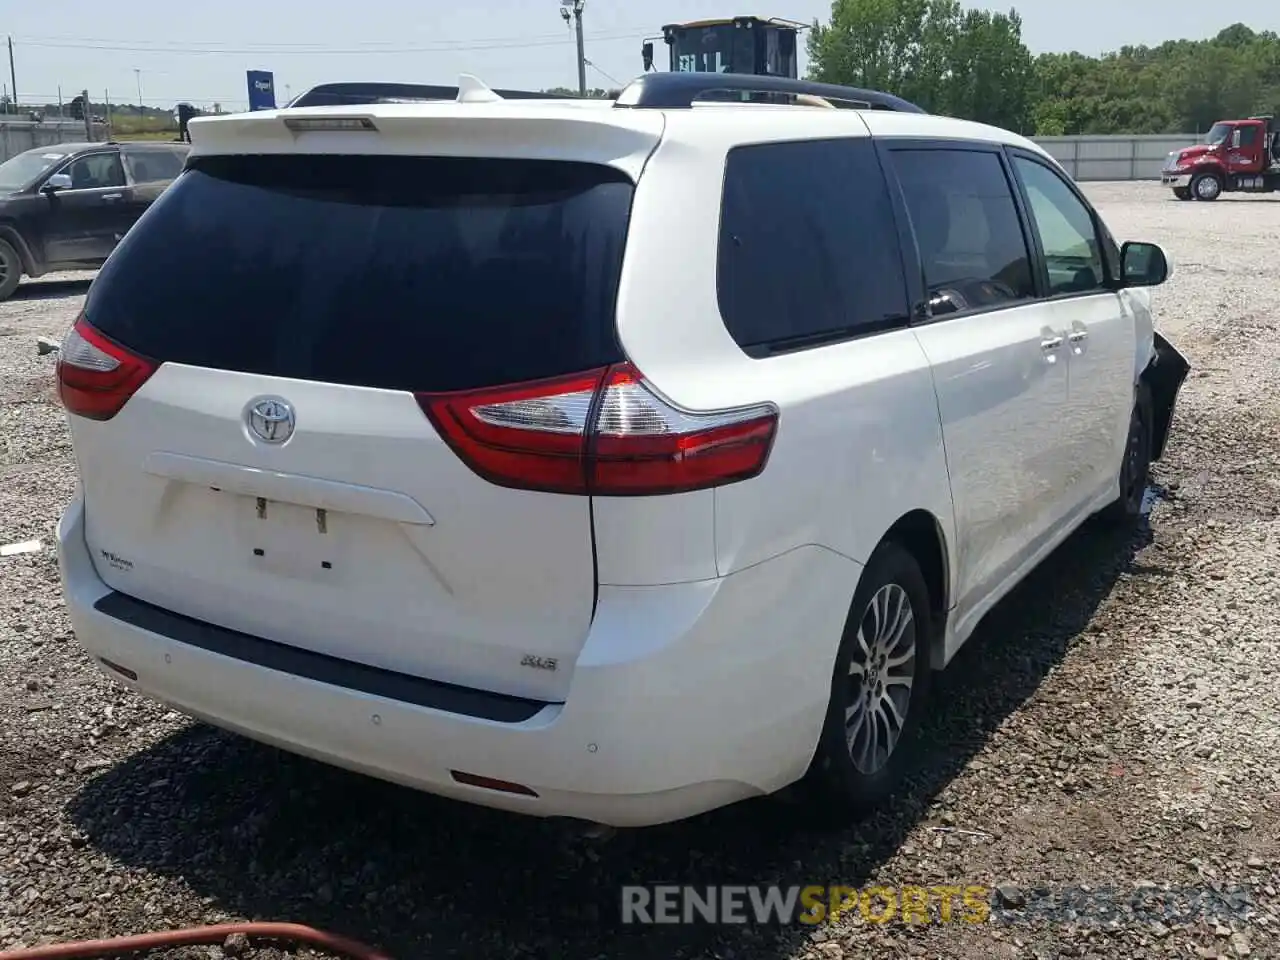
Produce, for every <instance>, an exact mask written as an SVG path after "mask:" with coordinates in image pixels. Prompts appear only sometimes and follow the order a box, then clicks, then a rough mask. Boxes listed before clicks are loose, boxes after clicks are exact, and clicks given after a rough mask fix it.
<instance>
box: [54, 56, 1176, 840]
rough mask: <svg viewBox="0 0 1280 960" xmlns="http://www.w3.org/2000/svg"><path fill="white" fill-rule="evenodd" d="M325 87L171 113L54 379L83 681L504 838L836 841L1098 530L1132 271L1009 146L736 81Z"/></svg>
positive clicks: (1125, 352) (1144, 363)
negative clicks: (608, 87)
mask: <svg viewBox="0 0 1280 960" xmlns="http://www.w3.org/2000/svg"><path fill="white" fill-rule="evenodd" d="M355 87H357V88H359V89H358V90H357V94H358V95H352V94H351V91H350V90H347V92H346V94H345V95H337V94H334V95H333V96H331V97H330V101H331V102H330V105H328V106H325V105H320V106H308V105H306V104H307V103H308V102H314V101H315V100H320V101H323V100H324V99H325V98H324V97H323V96H321V95H320V93H323V92H324V91H320V92H318V93H317V96H316V97H314V98H312V101H308V98H307V97H305V96H304V97H303V98H302V101H301V103H299V104H297V105H293V106H290V107H289V108H286V109H281V110H271V111H263V112H258V113H253V114H246V115H239V116H229V117H221V118H210V119H198V120H196V121H194V122H193V123H192V124H191V136H192V140H193V146H192V150H191V153H190V157H189V160H188V162H187V166H186V169H185V170H184V172H183V173H182V174H181V175H180V176H179V177H178V178H177V179H176V180H175V181H174V183H173V185H172V186H171V187H170V188H169V189H168V190H167V191H166V192H165V193H164V194H163V195H162V196H161V197H160V199H159V200H158V201H157V202H156V203H155V204H154V205H153V206H152V207H151V208H150V209H149V210H148V211H147V212H146V213H145V215H144V216H143V217H142V218H141V219H140V220H139V221H138V223H137V224H136V226H134V227H133V228H132V229H131V230H130V231H129V232H128V234H127V236H126V237H125V238H124V240H123V242H122V243H121V244H120V245H119V246H118V248H117V249H116V250H115V252H114V253H113V254H112V256H111V258H110V260H109V261H108V262H107V264H106V266H105V267H104V268H103V269H102V272H101V273H100V275H99V276H98V278H97V279H96V281H95V282H94V283H93V286H92V288H91V290H90V291H89V296H88V299H87V301H86V304H85V308H84V311H83V314H82V315H81V316H80V317H79V319H78V321H77V322H76V324H75V327H74V329H73V330H71V331H70V332H69V334H68V335H67V337H66V340H65V343H64V344H63V347H62V350H61V353H60V360H59V362H58V383H59V390H60V394H61V398H62V401H63V403H64V405H65V407H66V410H67V415H68V419H69V421H70V427H71V432H72V436H73V440H74V446H75V454H76V459H77V462H78V466H79V475H80V484H79V491H78V493H77V495H76V497H75V500H74V502H73V503H72V504H71V505H70V506H69V508H68V509H67V511H66V513H65V515H64V517H63V518H62V520H61V523H60V526H59V531H58V536H59V547H60V551H59V553H60V564H61V571H62V577H63V580H64V583H65V588H66V598H67V604H68V607H69V609H70V614H71V619H72V622H73V624H74V627H75V632H76V636H77V638H78V640H79V642H80V643H81V644H82V645H83V647H84V649H85V650H87V651H88V653H89V654H90V655H91V656H92V657H94V658H95V660H96V661H97V662H98V663H99V664H100V665H101V667H102V668H103V669H104V670H105V671H107V673H109V674H110V675H111V676H112V677H113V678H114V679H116V680H118V681H120V682H121V683H123V684H125V685H127V686H129V687H131V688H133V689H135V690H137V691H139V692H141V693H142V694H144V695H146V696H149V697H153V698H155V699H156V700H159V701H162V702H165V703H168V704H171V705H173V706H174V707H175V708H176V709H178V710H180V711H183V712H185V713H187V714H189V715H191V716H193V717H197V718H201V719H203V720H205V721H208V722H209V723H212V724H215V725H217V726H220V727H224V728H226V729H228V730H233V731H238V732H240V733H242V734H244V735H246V736H249V737H252V738H255V739H258V740H261V741H264V742H267V743H271V744H275V745H278V746H280V747H283V748H284V749H286V750H290V751H295V752H297V753H300V754H306V755H310V756H312V757H317V758H320V759H322V760H324V761H328V762H330V763H333V764H337V765H340V766H343V767H346V768H349V769H352V770H357V771H362V772H364V773H367V774H371V775H373V776H376V777H381V778H385V779H387V780H391V781H396V782H399V783H403V784H407V785H410V786H413V787H416V788H419V789H421V790H424V791H429V792H432V793H436V794H442V795H447V796H450V797H455V798H458V799H460V800H465V801H470V802H473V803H477V804H484V805H488V806H492V807H499V808H503V809H506V810H511V811H517V812H521V813H526V814H531V815H535V816H542V817H553V816H554V817H569V818H575V819H579V820H583V821H590V822H593V823H601V824H607V825H614V826H639V825H646V824H655V823H661V822H664V821H670V820H675V819H679V818H684V817H687V816H690V815H693V814H697V813H700V812H702V811H707V810H710V809H713V808H716V807H720V806H723V805H725V804H728V803H732V802H734V801H737V800H740V799H743V798H747V797H753V796H760V795H769V794H772V793H775V792H777V791H779V790H781V789H782V788H784V787H787V786H789V785H792V784H798V783H799V784H803V785H805V786H806V787H807V788H812V789H811V790H808V791H807V795H808V796H810V798H811V799H812V800H813V802H815V803H819V804H822V805H824V809H826V810H828V811H831V812H836V813H843V812H845V811H850V812H852V811H858V810H861V809H865V808H867V807H868V806H870V805H874V804H877V803H880V802H882V801H884V800H885V798H886V797H887V796H888V795H889V794H890V793H891V792H892V791H893V790H894V788H895V785H896V784H897V783H898V782H899V777H900V775H901V774H902V772H903V770H904V768H905V766H906V765H907V764H909V763H910V762H911V757H912V749H913V747H914V746H915V745H916V740H917V735H916V728H917V727H918V724H919V721H920V718H921V716H922V714H923V713H924V712H925V711H927V710H928V708H929V707H928V700H927V696H926V693H927V688H928V686H929V683H928V681H929V677H930V674H931V672H933V671H936V670H940V669H942V668H944V667H945V666H946V664H947V662H948V661H949V660H950V659H951V658H952V656H953V655H954V654H955V652H956V650H957V649H958V648H959V647H960V646H961V644H963V643H964V642H965V640H966V639H967V638H968V637H969V636H970V634H971V633H972V632H973V630H974V627H975V625H976V624H977V623H978V621H979V620H980V618H982V616H983V615H984V614H985V613H986V612H987V611H988V610H989V609H990V608H991V607H992V605H993V604H995V603H996V602H997V601H998V600H999V599H1000V598H1001V597H1002V596H1004V595H1005V594H1006V593H1007V592H1008V591H1009V590H1010V589H1011V588H1012V587H1013V586H1014V585H1015V584H1017V583H1018V581H1019V580H1020V579H1021V578H1023V577H1024V576H1025V575H1026V574H1027V572H1028V571H1030V570H1031V569H1032V568H1033V567H1035V566H1036V564H1038V563H1039V562H1040V561H1041V560H1042V559H1043V558H1044V557H1045V556H1046V555H1047V554H1048V553H1049V552H1050V551H1052V550H1053V549H1054V548H1055V547H1056V546H1057V545H1058V544H1060V543H1061V542H1062V541H1063V539H1064V538H1066V537H1067V536H1068V535H1069V534H1070V533H1071V532H1072V531H1073V530H1074V529H1076V528H1077V527H1078V526H1079V525H1080V524H1081V523H1083V522H1084V521H1085V520H1086V519H1087V518H1089V517H1091V516H1093V515H1095V514H1103V515H1106V516H1109V517H1111V518H1114V519H1118V520H1120V521H1121V522H1125V521H1130V520H1133V519H1134V518H1135V517H1136V516H1137V515H1138V514H1139V511H1140V507H1141V503H1142V498H1143V494H1144V490H1145V487H1146V482H1147V473H1148V466H1149V464H1150V463H1151V461H1152V460H1155V459H1158V458H1159V457H1160V456H1161V454H1162V451H1163V449H1164V446H1165V443H1166V438H1167V436H1168V435H1169V430H1170V421H1171V418H1172V414H1173V409H1174V405H1175V400H1176V397H1177V394H1178V390H1179V387H1180V385H1181V383H1182V381H1183V379H1184V378H1185V376H1186V374H1187V371H1188V366H1187V363H1186V361H1185V360H1184V359H1183V358H1182V357H1181V355H1180V354H1179V353H1178V352H1177V351H1176V350H1175V349H1174V348H1173V347H1172V346H1170V345H1169V344H1168V343H1167V342H1166V341H1165V340H1164V339H1163V338H1162V337H1161V336H1160V335H1159V334H1157V333H1156V332H1155V331H1154V330H1153V327H1152V319H1151V312H1150V308H1149V299H1148V295H1147V291H1146V289H1144V288H1147V287H1151V286H1153V285H1156V284H1159V283H1161V282H1163V281H1164V279H1165V277H1166V276H1167V274H1168V270H1169V268H1168V264H1167V261H1166V258H1165V255H1164V253H1163V252H1162V251H1161V250H1160V248H1159V247H1157V246H1155V245H1153V244H1149V243H1136V242H1135V243H1125V244H1123V245H1120V244H1118V243H1117V242H1116V241H1115V240H1114V239H1113V238H1112V235H1111V233H1110V232H1109V231H1108V229H1107V226H1106V225H1105V224H1104V223H1103V221H1102V219H1101V218H1100V217H1099V215H1098V214H1097V212H1096V211H1095V210H1094V209H1093V208H1092V207H1091V206H1090V204H1089V202H1088V201H1087V200H1086V199H1085V197H1084V196H1083V194H1082V193H1081V192H1080V190H1079V189H1077V187H1076V186H1075V185H1074V184H1073V183H1072V181H1071V179H1070V178H1069V177H1068V176H1067V175H1066V174H1065V173H1064V171H1063V170H1062V169H1061V167H1060V166H1059V165H1058V164H1057V163H1056V162H1055V161H1054V160H1053V159H1051V158H1050V157H1049V156H1048V155H1046V153H1045V152H1044V151H1043V150H1041V149H1040V148H1038V147H1037V146H1036V145H1035V144H1033V143H1032V142H1030V141H1028V140H1025V139H1023V138H1022V137H1019V136H1017V135H1015V134H1012V133H1009V132H1006V131H1003V130H998V129H993V128H991V127H986V126H981V125H978V124H975V123H969V122H964V121H960V120H955V119H949V118H945V117H938V116H930V115H927V114H925V113H924V112H922V111H921V110H919V108H917V107H915V106H913V105H911V104H909V103H905V102H904V101H902V100H899V99H897V98H895V97H892V96H889V95H887V94H882V93H876V92H874V91H862V90H853V89H849V88H842V87H831V86H825V85H820V84H813V83H807V82H804V81H794V80H782V79H777V78H762V77H737V76H729V75H715V74H701V75H699V74H654V75H647V76H645V77H644V78H643V79H641V80H638V81H636V82H635V83H634V84H633V85H632V86H630V87H628V88H627V89H626V90H625V91H624V92H623V94H622V95H621V96H620V97H619V98H618V99H617V100H616V101H596V102H588V101H577V100H566V99H534V98H523V99H512V98H506V99H504V98H502V97H499V96H498V95H496V94H495V93H493V91H490V90H489V89H488V88H486V87H484V86H483V85H482V84H480V83H479V82H478V81H476V80H474V78H469V77H464V78H463V80H462V81H461V82H460V83H459V86H458V87H457V88H449V90H448V92H447V96H448V98H449V99H441V97H440V96H439V95H437V94H432V92H431V91H430V90H427V91H425V92H424V93H423V96H422V97H421V98H420V100H419V102H405V101H406V98H405V97H404V96H403V95H401V96H397V97H394V98H392V97H387V96H384V95H383V94H382V93H380V92H379V89H378V87H377V85H369V84H366V85H355ZM436 89H438V88H436ZM361 91H363V92H362V93H361ZM726 91H727V94H726ZM329 93H333V91H332V90H330V91H329ZM797 96H799V97H800V100H799V101H797V100H796V97H797ZM787 101H790V102H787ZM831 107H834V108H835V109H830V108H831Z"/></svg>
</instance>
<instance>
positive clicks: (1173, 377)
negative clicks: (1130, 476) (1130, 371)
mask: <svg viewBox="0 0 1280 960" xmlns="http://www.w3.org/2000/svg"><path fill="white" fill-rule="evenodd" d="M1154 338H1155V344H1154V346H1155V351H1154V352H1155V355H1154V356H1153V357H1152V358H1151V362H1150V363H1148V364H1147V368H1146V369H1145V370H1143V371H1142V382H1143V383H1145V384H1146V385H1147V386H1148V388H1149V389H1150V390H1151V406H1152V412H1153V414H1154V420H1153V422H1152V425H1151V459H1152V460H1159V459H1160V458H1161V457H1162V456H1163V455H1164V448H1165V444H1166V443H1167V442H1168V439H1169V429H1170V426H1171V424H1172V422H1173V410H1174V407H1175V405H1176V404H1177V402H1178V391H1179V390H1181V389H1182V384H1183V383H1184V382H1185V381H1186V379H1187V374H1188V373H1190V371H1191V364H1190V363H1189V362H1188V361H1187V358H1186V357H1184V356H1183V355H1182V353H1181V352H1180V351H1179V350H1178V348H1177V347H1175V346H1174V345H1173V344H1171V343H1170V342H1169V341H1168V340H1167V339H1166V338H1165V337H1164V336H1162V335H1161V334H1160V332H1159V331H1158V330H1157V331H1155V333H1154Z"/></svg>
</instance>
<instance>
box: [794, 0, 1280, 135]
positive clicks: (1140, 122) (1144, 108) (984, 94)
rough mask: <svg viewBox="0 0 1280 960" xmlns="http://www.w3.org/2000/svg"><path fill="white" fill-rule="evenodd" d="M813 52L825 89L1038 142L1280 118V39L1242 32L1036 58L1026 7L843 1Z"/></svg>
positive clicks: (1236, 28)
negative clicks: (907, 105)
mask: <svg viewBox="0 0 1280 960" xmlns="http://www.w3.org/2000/svg"><path fill="white" fill-rule="evenodd" d="M808 45H809V46H808V51H809V76H810V77H811V78H812V79H814V80H821V81H825V82H828V83H840V84H848V85H851V86H857V87H868V88H871V89H876V90H886V91H889V92H892V93H896V94H898V95H899V96H902V97H905V98H906V99H908V100H911V101H913V102H915V103H918V104H919V105H920V106H922V107H923V108H924V109H926V110H928V111H930V112H932V113H941V114H946V115H948V116H954V117H962V118H965V119H968V120H978V121H980V122H983V123H991V124H994V125H996V126H1000V127H1005V128H1008V129H1011V130H1016V131H1018V132H1020V133H1024V134H1029V135H1034V136H1061V135H1064V134H1082V133H1094V134H1124V133H1127V134H1144V133H1200V132H1203V131H1205V130H1207V129H1208V128H1209V127H1210V126H1211V125H1212V124H1213V123H1214V121H1216V120H1224V119H1235V118H1240V117H1248V116H1252V115H1255V114H1260V113H1277V112H1280V35H1277V34H1276V33H1274V32H1272V31H1261V32H1259V31H1254V30H1252V29H1250V28H1249V27H1247V26H1245V25H1244V24H1242V23H1237V24H1233V25H1232V26H1229V27H1227V28H1226V29H1224V30H1223V31H1221V32H1220V33H1219V34H1218V35H1217V36H1215V37H1213V38H1211V39H1207V40H1170V41H1168V42H1166V43H1162V44H1160V45H1159V46H1156V47H1147V46H1126V47H1121V48H1120V49H1119V50H1118V51H1115V52H1113V53H1107V54H1104V55H1103V56H1100V57H1091V56H1086V55H1084V54H1081V53H1045V54H1041V55H1040V56H1038V57H1033V56H1032V55H1031V52H1030V51H1029V50H1028V49H1027V46H1026V44H1024V43H1023V42H1022V18H1021V17H1020V16H1019V15H1018V12H1017V11H1016V10H1012V9H1011V10H1009V12H1007V13H1000V12H994V11H990V10H965V9H963V8H962V7H961V6H960V3H959V0H834V2H833V3H832V5H831V22H830V23H827V24H821V23H815V24H814V26H813V30H812V31H811V32H810V33H809V37H808Z"/></svg>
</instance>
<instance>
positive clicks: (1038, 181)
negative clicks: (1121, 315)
mask: <svg viewBox="0 0 1280 960" xmlns="http://www.w3.org/2000/svg"><path fill="white" fill-rule="evenodd" d="M1013 162H1014V166H1015V167H1017V170H1018V175H1019V176H1020V177H1021V178H1022V184H1023V186H1024V187H1026V190H1027V199H1028V201H1029V202H1030V204H1031V219H1032V220H1033V221H1035V228H1036V233H1037V234H1038V235H1039V237H1040V245H1041V246H1042V247H1043V248H1044V259H1045V264H1046V266H1048V268H1049V293H1050V295H1054V294H1061V293H1088V292H1090V291H1091V290H1100V289H1103V288H1104V287H1105V285H1106V274H1105V273H1104V272H1103V267H1102V248H1101V245H1100V244H1099V243H1098V235H1097V232H1096V231H1095V229H1094V224H1093V217H1092V216H1091V215H1090V213H1089V208H1088V207H1086V206H1085V205H1084V203H1082V202H1081V200H1080V198H1079V197H1077V196H1076V194H1075V192H1074V191H1073V190H1072V189H1071V188H1070V187H1068V186H1067V184H1066V183H1065V182H1064V181H1063V179H1062V178H1061V177H1060V176H1058V174H1056V173H1054V172H1053V171H1052V170H1050V169H1049V168H1048V167H1046V166H1045V165H1044V164H1041V163H1037V162H1036V161H1034V160H1028V159H1026V158H1025V157H1015V158H1014V161H1013Z"/></svg>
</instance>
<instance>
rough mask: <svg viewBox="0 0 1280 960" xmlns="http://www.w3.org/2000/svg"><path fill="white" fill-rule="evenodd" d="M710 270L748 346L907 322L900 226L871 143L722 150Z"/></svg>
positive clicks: (756, 351) (759, 348) (730, 321)
mask: <svg viewBox="0 0 1280 960" xmlns="http://www.w3.org/2000/svg"><path fill="white" fill-rule="evenodd" d="M717 274H718V276H717V288H718V295H719V301H720V312H721V314H722V315H723V317H724V322H725V326H726V327H727V328H728V330H729V333H730V334H731V335H732V336H733V339H734V340H735V341H737V343H738V345H739V346H741V347H742V348H743V349H744V350H746V352H747V353H749V354H751V355H753V356H760V355H765V354H768V353H770V352H775V351H779V350H786V349H790V348H795V347H800V346H807V345H811V344H812V345H817V344H821V343H823V342H830V341H833V340H838V339H841V338H843V337H847V336H852V335H855V334H857V333H861V332H864V331H869V330H875V329H882V328H884V327H885V326H886V325H895V324H900V323H902V322H904V321H905V318H906V316H907V295H906V288H905V283H904V280H903V272H902V259H901V256H900V253H899V250H898V233H897V228H896V227H895V225H894V219H893V207H892V203H891V201H890V199H889V192H888V189H887V187H886V185H885V180H884V176H883V174H882V173H881V170H880V164H879V161H878V160H877V158H876V154H875V148H874V146H873V145H872V143H871V141H870V140H868V139H865V138H863V139H852V138H851V139H841V140H814V141H801V142H794V143H792V142H787V143H769V144H759V145H753V146H747V147H736V148H735V149H733V150H732V151H730V153H729V156H728V160H727V162H726V165H725V177H724V197H723V208H722V210H721V213H720V248H719V264H718V270H717Z"/></svg>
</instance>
